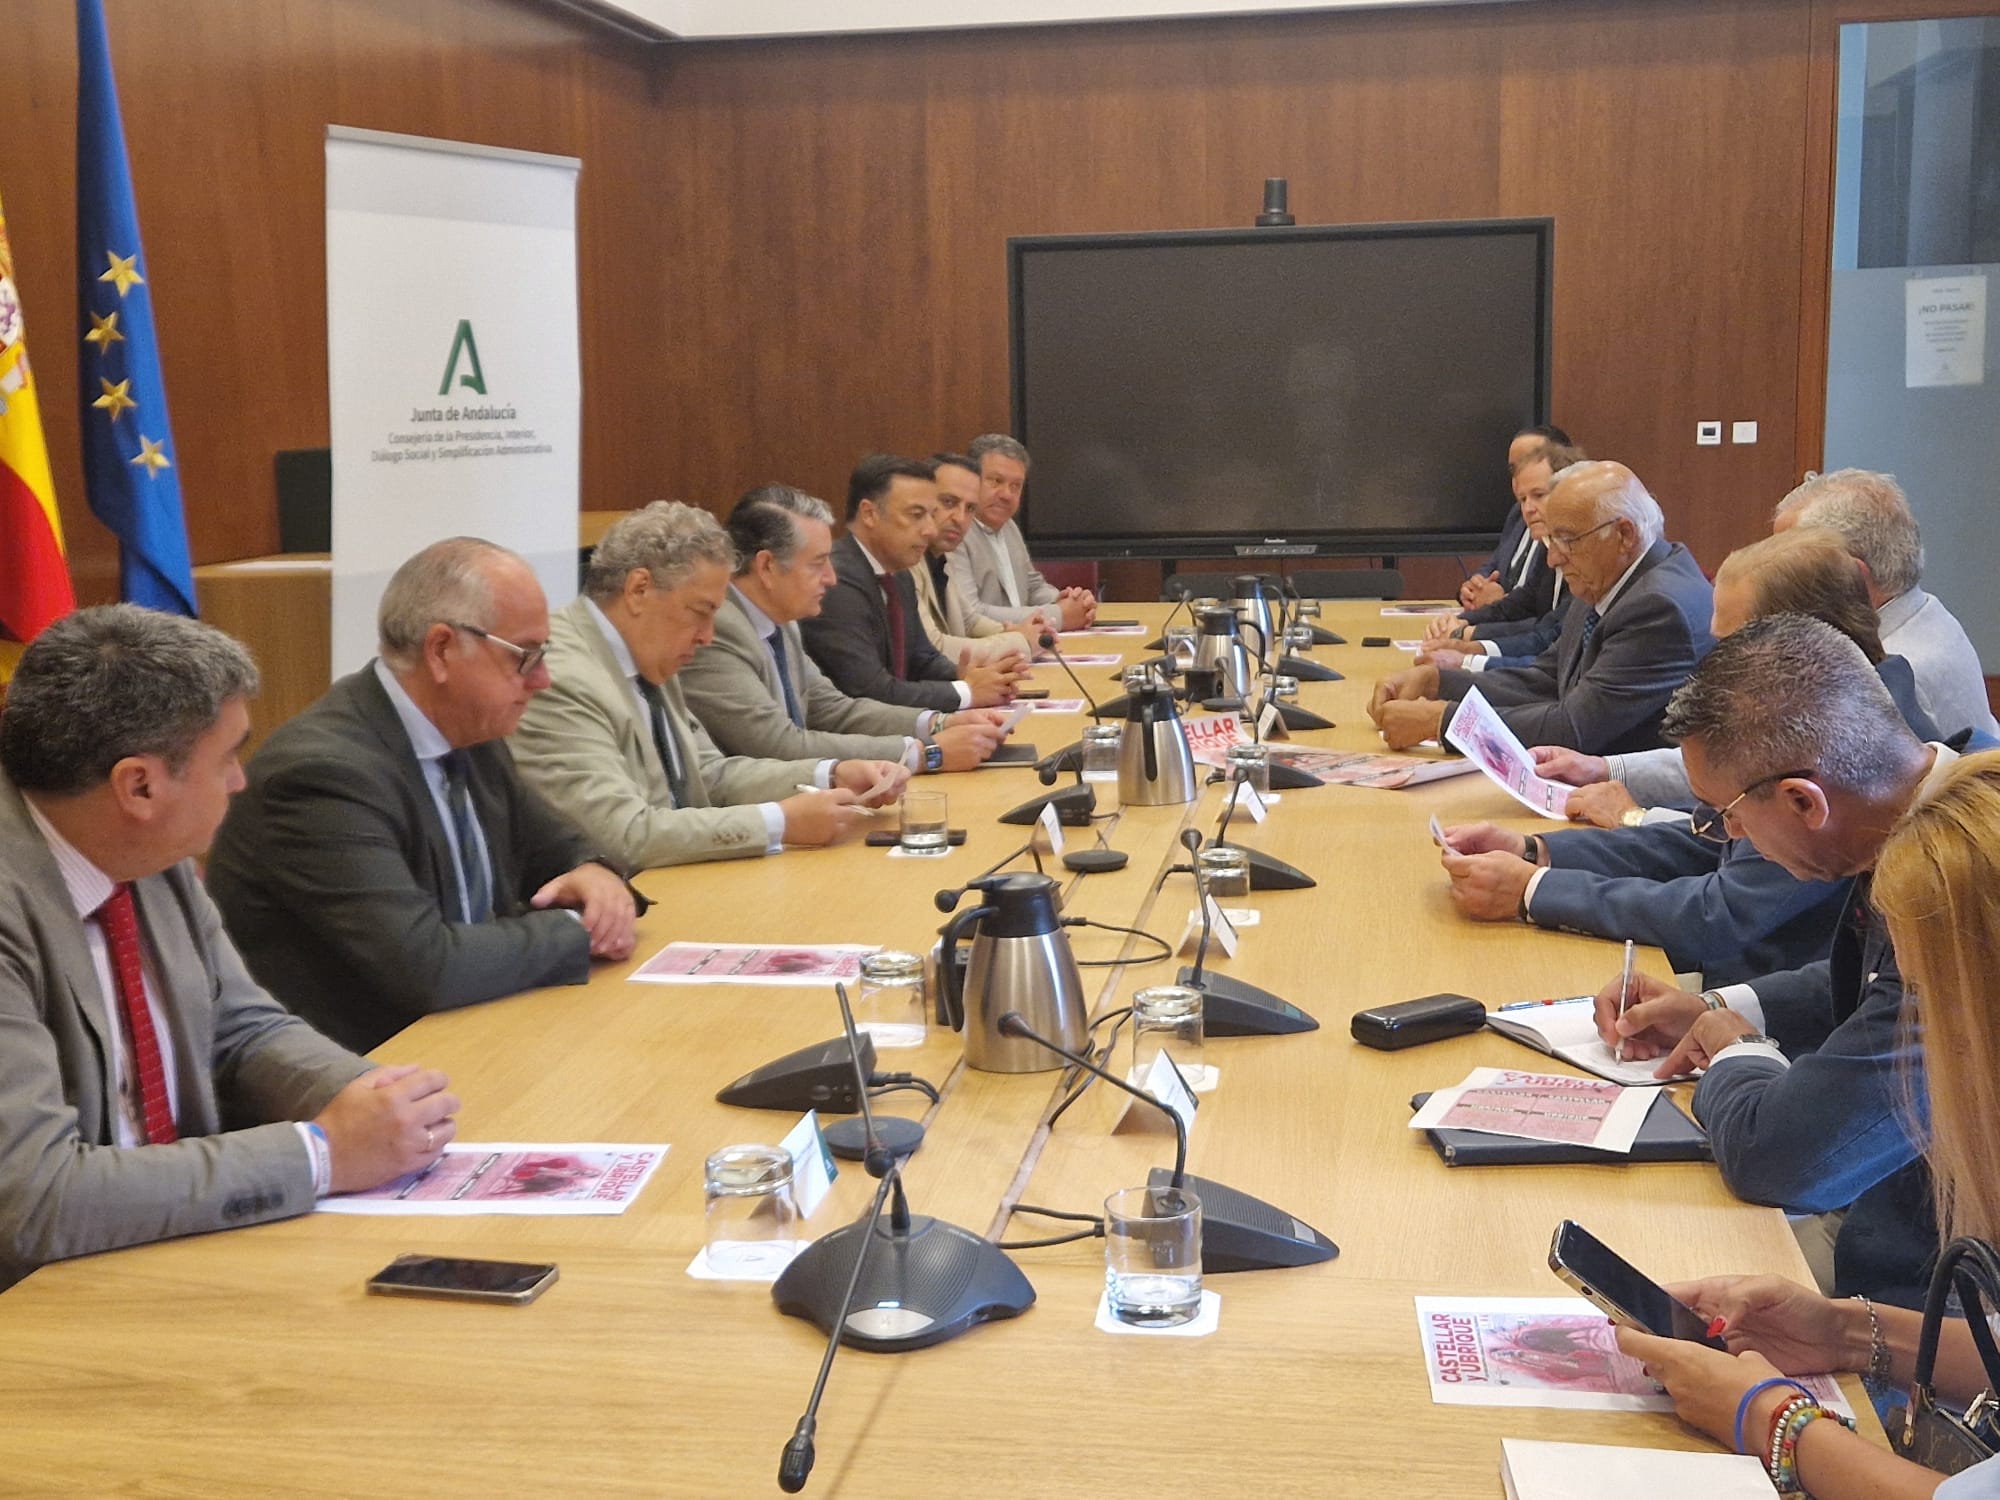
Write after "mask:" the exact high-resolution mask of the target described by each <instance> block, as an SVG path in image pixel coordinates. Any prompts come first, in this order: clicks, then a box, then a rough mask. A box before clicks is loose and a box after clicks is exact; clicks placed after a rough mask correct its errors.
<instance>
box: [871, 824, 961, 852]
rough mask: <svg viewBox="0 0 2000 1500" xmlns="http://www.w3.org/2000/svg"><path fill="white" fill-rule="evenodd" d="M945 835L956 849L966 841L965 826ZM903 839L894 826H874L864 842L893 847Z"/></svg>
mask: <svg viewBox="0 0 2000 1500" xmlns="http://www.w3.org/2000/svg"><path fill="white" fill-rule="evenodd" d="M945 837H946V838H947V839H949V840H950V842H951V846H952V847H953V848H954V849H955V848H957V847H958V846H959V845H960V844H962V843H964V842H965V830H964V829H963V828H954V829H952V830H951V832H950V833H948V834H946V835H945ZM902 841H903V836H902V835H901V834H899V833H898V832H896V830H895V829H893V828H872V829H870V830H869V832H868V837H867V838H866V839H864V840H863V841H862V842H864V843H865V844H867V846H868V847H869V848H870V849H893V848H895V847H896V846H897V845H898V844H900V843H902Z"/></svg>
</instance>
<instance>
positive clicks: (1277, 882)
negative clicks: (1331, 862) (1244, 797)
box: [1209, 844, 1319, 891]
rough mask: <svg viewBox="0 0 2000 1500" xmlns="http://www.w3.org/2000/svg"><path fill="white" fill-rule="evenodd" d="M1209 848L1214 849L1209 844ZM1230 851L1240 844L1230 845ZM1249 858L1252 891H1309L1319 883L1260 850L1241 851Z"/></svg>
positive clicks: (1301, 871) (1240, 847) (1293, 866)
mask: <svg viewBox="0 0 2000 1500" xmlns="http://www.w3.org/2000/svg"><path fill="white" fill-rule="evenodd" d="M1209 847H1210V848H1214V847H1216V845H1213V844H1211V845H1210V846H1209ZM1228 847H1230V848H1232V849H1243V846H1242V845H1241V844H1231V845H1229V846H1228ZM1243 852H1244V853H1245V854H1247V855H1249V856H1250V889H1251V890H1253V891H1309V890H1311V889H1312V888H1313V887H1314V886H1316V885H1318V884H1319V882H1318V881H1317V880H1314V879H1313V878H1312V876H1310V875H1308V874H1306V872H1305V871H1304V870H1301V869H1300V868H1299V867H1298V866H1297V865H1288V864H1286V863H1285V862H1284V861H1283V860H1282V859H1273V858H1272V857H1271V856H1270V855H1268V854H1266V853H1264V852H1263V851H1262V850H1260V849H1243Z"/></svg>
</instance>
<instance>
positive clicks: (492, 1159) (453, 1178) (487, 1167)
mask: <svg viewBox="0 0 2000 1500" xmlns="http://www.w3.org/2000/svg"><path fill="white" fill-rule="evenodd" d="M667 1149H668V1148H667V1147H665V1146H620V1145H607V1144H604V1143H602V1142H591V1143H588V1144H581V1145H578V1144H563V1145H535V1144H529V1143H522V1142H513V1141H490V1142H484V1143H480V1144H468V1143H466V1142H463V1141H453V1142H452V1143H451V1144H450V1145H449V1146H446V1147H445V1148H444V1152H443V1154H442V1155H440V1156H439V1157H438V1159H437V1160H436V1161H434V1162H432V1163H431V1164H430V1165H429V1166H428V1167H426V1168H425V1169H424V1170H423V1171H421V1172H411V1173H409V1174H407V1175H405V1176H402V1177H398V1178H396V1179H395V1180H394V1181H392V1182H385V1183H383V1184H382V1185H381V1186H380V1187H375V1188H370V1189H368V1190H367V1191H366V1192H363V1193H343V1194H341V1195H340V1196H339V1197H336V1198H326V1199H322V1200H321V1201H320V1204H319V1211H320V1212H321V1213H329V1214H382V1215H408V1216H412V1217H414V1216H418V1215H434V1216H443V1217H451V1216H465V1215H471V1214H547V1215H573V1214H622V1213H623V1212H625V1210H626V1209H628V1208H630V1207H631V1206H632V1202H633V1200H634V1199H635V1198H637V1197H638V1196H639V1192H640V1190H641V1189H642V1188H644V1187H645V1186H646V1184H647V1183H648V1182H649V1181H651V1180H652V1176H653V1173H654V1172H655V1171H657V1170H658V1169H659V1165H660V1163H661V1162H663V1161H665V1160H666V1158H667Z"/></svg>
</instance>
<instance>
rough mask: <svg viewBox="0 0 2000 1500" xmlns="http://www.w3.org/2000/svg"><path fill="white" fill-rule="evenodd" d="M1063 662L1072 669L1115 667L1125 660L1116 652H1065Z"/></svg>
mask: <svg viewBox="0 0 2000 1500" xmlns="http://www.w3.org/2000/svg"><path fill="white" fill-rule="evenodd" d="M1063 660H1064V661H1067V662H1068V663H1069V664H1070V665H1071V666H1072V667H1115V666H1117V665H1118V664H1119V663H1120V662H1122V661H1123V660H1125V658H1124V657H1122V656H1120V655H1119V654H1118V653H1117V652H1116V651H1077V652H1069V651H1065V652H1064V653H1063Z"/></svg>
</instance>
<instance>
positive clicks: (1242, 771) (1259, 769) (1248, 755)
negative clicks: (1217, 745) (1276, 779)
mask: <svg viewBox="0 0 2000 1500" xmlns="http://www.w3.org/2000/svg"><path fill="white" fill-rule="evenodd" d="M1225 754H1226V758H1227V761H1228V767H1229V779H1230V780H1231V781H1240V782H1243V783H1244V784H1245V785H1246V786H1248V787H1249V788H1250V790H1251V791H1253V792H1255V793H1256V794H1257V795H1258V796H1260V797H1265V798H1268V797H1269V796H1270V795H1271V747H1270V746H1269V745H1231V746H1230V747H1229V749H1228V750H1227V752H1225Z"/></svg>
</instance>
